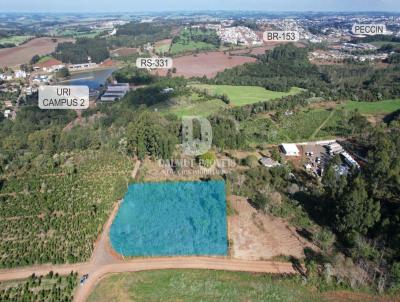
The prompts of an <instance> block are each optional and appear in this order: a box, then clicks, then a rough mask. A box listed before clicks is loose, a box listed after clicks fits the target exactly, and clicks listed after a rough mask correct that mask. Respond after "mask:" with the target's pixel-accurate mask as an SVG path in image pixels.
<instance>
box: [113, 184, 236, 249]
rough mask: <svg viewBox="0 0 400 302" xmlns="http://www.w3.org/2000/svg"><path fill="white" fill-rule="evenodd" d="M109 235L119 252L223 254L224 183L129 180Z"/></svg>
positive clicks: (224, 220) (225, 229)
mask: <svg viewBox="0 0 400 302" xmlns="http://www.w3.org/2000/svg"><path fill="white" fill-rule="evenodd" d="M110 239H111V244H112V247H113V248H114V249H115V250H116V251H117V252H118V253H120V254H122V255H124V256H178V255H226V254H227V250H228V247H227V225H226V199H225V183H224V182H223V181H209V182H164V183H142V184H132V185H130V186H129V190H128V192H127V194H126V195H125V197H124V200H123V203H122V204H121V207H120V209H119V212H118V214H117V216H116V218H115V220H114V222H113V224H112V226H111V230H110Z"/></svg>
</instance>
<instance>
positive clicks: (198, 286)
mask: <svg viewBox="0 0 400 302" xmlns="http://www.w3.org/2000/svg"><path fill="white" fill-rule="evenodd" d="M88 301H89V302H95V301H96V302H103V301H104V302H108V301H121V302H122V301H148V302H152V301H171V302H172V301H204V302H205V301H210V302H211V301H229V302H231V301H268V302H278V301H279V302H289V301H290V302H295V301H296V302H313V301H325V300H324V299H323V296H322V294H321V293H319V292H318V291H316V290H315V289H313V288H312V287H310V286H306V285H301V283H300V281H297V280H294V279H293V278H285V279H283V278H274V277H271V276H268V275H261V274H249V273H239V272H225V271H211V270H165V271H152V272H140V273H124V274H115V275H111V276H109V277H107V278H105V279H103V280H102V281H101V282H100V283H99V284H98V286H97V287H96V288H95V290H94V291H93V293H92V294H91V296H90V297H89V299H88Z"/></svg>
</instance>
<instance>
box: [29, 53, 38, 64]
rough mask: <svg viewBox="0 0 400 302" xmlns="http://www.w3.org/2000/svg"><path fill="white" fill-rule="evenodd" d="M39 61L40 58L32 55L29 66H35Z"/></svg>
mask: <svg viewBox="0 0 400 302" xmlns="http://www.w3.org/2000/svg"><path fill="white" fill-rule="evenodd" d="M39 60H40V57H39V56H38V55H34V56H33V57H32V59H31V61H30V64H32V65H34V64H36V63H37V62H39Z"/></svg>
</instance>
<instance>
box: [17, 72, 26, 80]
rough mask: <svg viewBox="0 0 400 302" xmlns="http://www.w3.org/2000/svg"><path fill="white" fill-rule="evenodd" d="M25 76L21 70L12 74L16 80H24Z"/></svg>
mask: <svg viewBox="0 0 400 302" xmlns="http://www.w3.org/2000/svg"><path fill="white" fill-rule="evenodd" d="M26 76H27V74H26V72H25V71H23V70H16V71H15V72H14V77H15V78H16V79H25V78H26Z"/></svg>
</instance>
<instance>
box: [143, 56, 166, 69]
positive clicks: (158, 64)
mask: <svg viewBox="0 0 400 302" xmlns="http://www.w3.org/2000/svg"><path fill="white" fill-rule="evenodd" d="M172 65H173V64H172V59H171V58H158V57H154V58H138V59H137V60H136V67H137V68H149V69H170V68H172Z"/></svg>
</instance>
